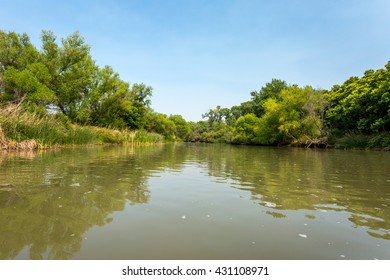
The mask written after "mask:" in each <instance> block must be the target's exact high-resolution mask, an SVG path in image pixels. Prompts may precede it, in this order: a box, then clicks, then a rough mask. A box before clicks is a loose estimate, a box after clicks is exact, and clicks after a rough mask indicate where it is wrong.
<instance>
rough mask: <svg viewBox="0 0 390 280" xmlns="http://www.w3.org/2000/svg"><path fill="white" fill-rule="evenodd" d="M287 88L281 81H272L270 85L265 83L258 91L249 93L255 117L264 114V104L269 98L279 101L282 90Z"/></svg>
mask: <svg viewBox="0 0 390 280" xmlns="http://www.w3.org/2000/svg"><path fill="white" fill-rule="evenodd" d="M286 88H287V83H286V82H285V81H282V80H278V79H272V81H271V82H270V83H266V84H265V86H263V87H262V88H261V89H260V91H258V92H257V91H253V92H251V96H252V102H253V113H255V115H256V116H257V117H261V116H262V115H263V114H264V103H265V102H266V101H267V99H269V98H273V99H275V100H279V98H280V94H281V92H282V90H284V89H286Z"/></svg>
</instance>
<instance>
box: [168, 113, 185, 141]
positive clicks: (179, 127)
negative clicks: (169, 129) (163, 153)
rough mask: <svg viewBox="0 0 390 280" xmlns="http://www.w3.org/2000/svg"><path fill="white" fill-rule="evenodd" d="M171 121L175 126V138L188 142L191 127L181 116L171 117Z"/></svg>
mask: <svg viewBox="0 0 390 280" xmlns="http://www.w3.org/2000/svg"><path fill="white" fill-rule="evenodd" d="M169 120H171V121H172V122H173V123H174V124H175V128H176V131H175V137H176V138H177V139H180V140H183V141H187V140H188V137H189V135H190V126H189V124H188V123H187V122H186V120H185V119H184V118H183V117H182V116H181V115H170V116H169Z"/></svg>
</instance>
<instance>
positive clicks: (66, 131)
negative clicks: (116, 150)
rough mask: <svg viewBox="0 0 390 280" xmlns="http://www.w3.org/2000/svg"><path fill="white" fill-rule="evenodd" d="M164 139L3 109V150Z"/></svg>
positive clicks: (0, 124)
mask: <svg viewBox="0 0 390 280" xmlns="http://www.w3.org/2000/svg"><path fill="white" fill-rule="evenodd" d="M163 141H164V138H163V136H161V135H159V134H155V133H148V132H145V131H129V130H115V129H108V128H102V127H92V126H80V125H75V124H70V123H66V122H64V121H61V120H60V119H58V118H56V117H55V115H52V116H40V115H38V114H36V113H31V112H28V111H25V110H23V109H20V108H18V107H15V106H8V107H4V108H0V149H37V148H50V147H55V146H67V145H91V144H105V143H118V144H120V143H133V144H142V143H157V142H163Z"/></svg>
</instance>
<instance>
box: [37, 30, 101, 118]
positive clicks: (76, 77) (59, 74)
mask: <svg viewBox="0 0 390 280" xmlns="http://www.w3.org/2000/svg"><path fill="white" fill-rule="evenodd" d="M42 44H43V45H42V62H43V64H44V65H45V66H46V67H47V69H48V70H49V72H50V74H51V79H50V80H49V82H48V84H47V85H46V86H47V87H48V88H49V89H50V90H51V91H52V92H54V93H55V95H56V97H57V98H56V102H55V105H56V106H57V107H58V108H59V110H60V111H61V112H62V113H63V114H64V115H66V116H68V117H69V118H70V119H72V120H76V119H77V113H78V110H79V109H80V106H81V105H82V101H83V98H84V97H85V96H87V95H88V93H89V90H90V88H91V85H92V83H93V80H94V77H95V74H96V71H97V66H96V65H95V63H94V61H93V60H92V57H91V55H90V53H89V52H90V47H89V46H88V45H87V44H85V41H84V38H83V37H81V36H80V34H79V33H78V32H75V33H73V34H72V35H70V36H68V37H67V38H65V39H62V46H61V47H60V46H58V44H57V42H56V37H55V35H54V34H53V33H52V32H50V31H43V33H42Z"/></svg>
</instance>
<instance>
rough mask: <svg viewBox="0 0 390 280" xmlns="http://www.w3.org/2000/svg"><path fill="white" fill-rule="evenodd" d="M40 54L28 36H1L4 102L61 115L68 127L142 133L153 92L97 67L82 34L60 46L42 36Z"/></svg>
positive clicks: (53, 38)
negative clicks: (69, 124)
mask: <svg viewBox="0 0 390 280" xmlns="http://www.w3.org/2000/svg"><path fill="white" fill-rule="evenodd" d="M41 38H42V47H41V49H40V50H38V49H36V48H35V47H34V46H33V45H32V44H31V42H30V39H29V37H28V36H27V34H16V33H14V32H8V33H7V32H3V31H0V50H1V52H0V90H1V91H0V102H1V103H14V104H22V105H23V106H24V107H25V108H28V109H29V110H30V111H34V112H38V113H41V114H42V115H46V114H48V113H55V114H57V116H58V118H59V119H61V120H63V121H64V122H66V121H70V122H75V123H79V124H83V125H96V126H107V127H108V126H109V127H112V128H129V129H140V128H142V127H143V126H144V125H145V116H146V113H147V110H148V107H149V104H150V97H151V94H152V88H151V87H148V86H146V85H144V84H133V85H131V86H130V84H129V83H127V82H124V81H122V80H121V79H120V77H119V75H118V73H115V72H114V70H113V69H112V68H111V67H109V66H105V67H103V68H100V67H98V66H97V65H96V63H95V61H94V60H93V59H92V57H91V54H90V47H89V46H88V45H87V44H86V43H85V42H84V38H83V37H81V36H80V34H79V33H78V32H76V33H74V34H72V35H70V36H68V37H67V38H65V39H62V40H61V44H58V42H57V39H56V36H55V35H54V34H53V33H52V32H49V31H43V33H42V37H41Z"/></svg>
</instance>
